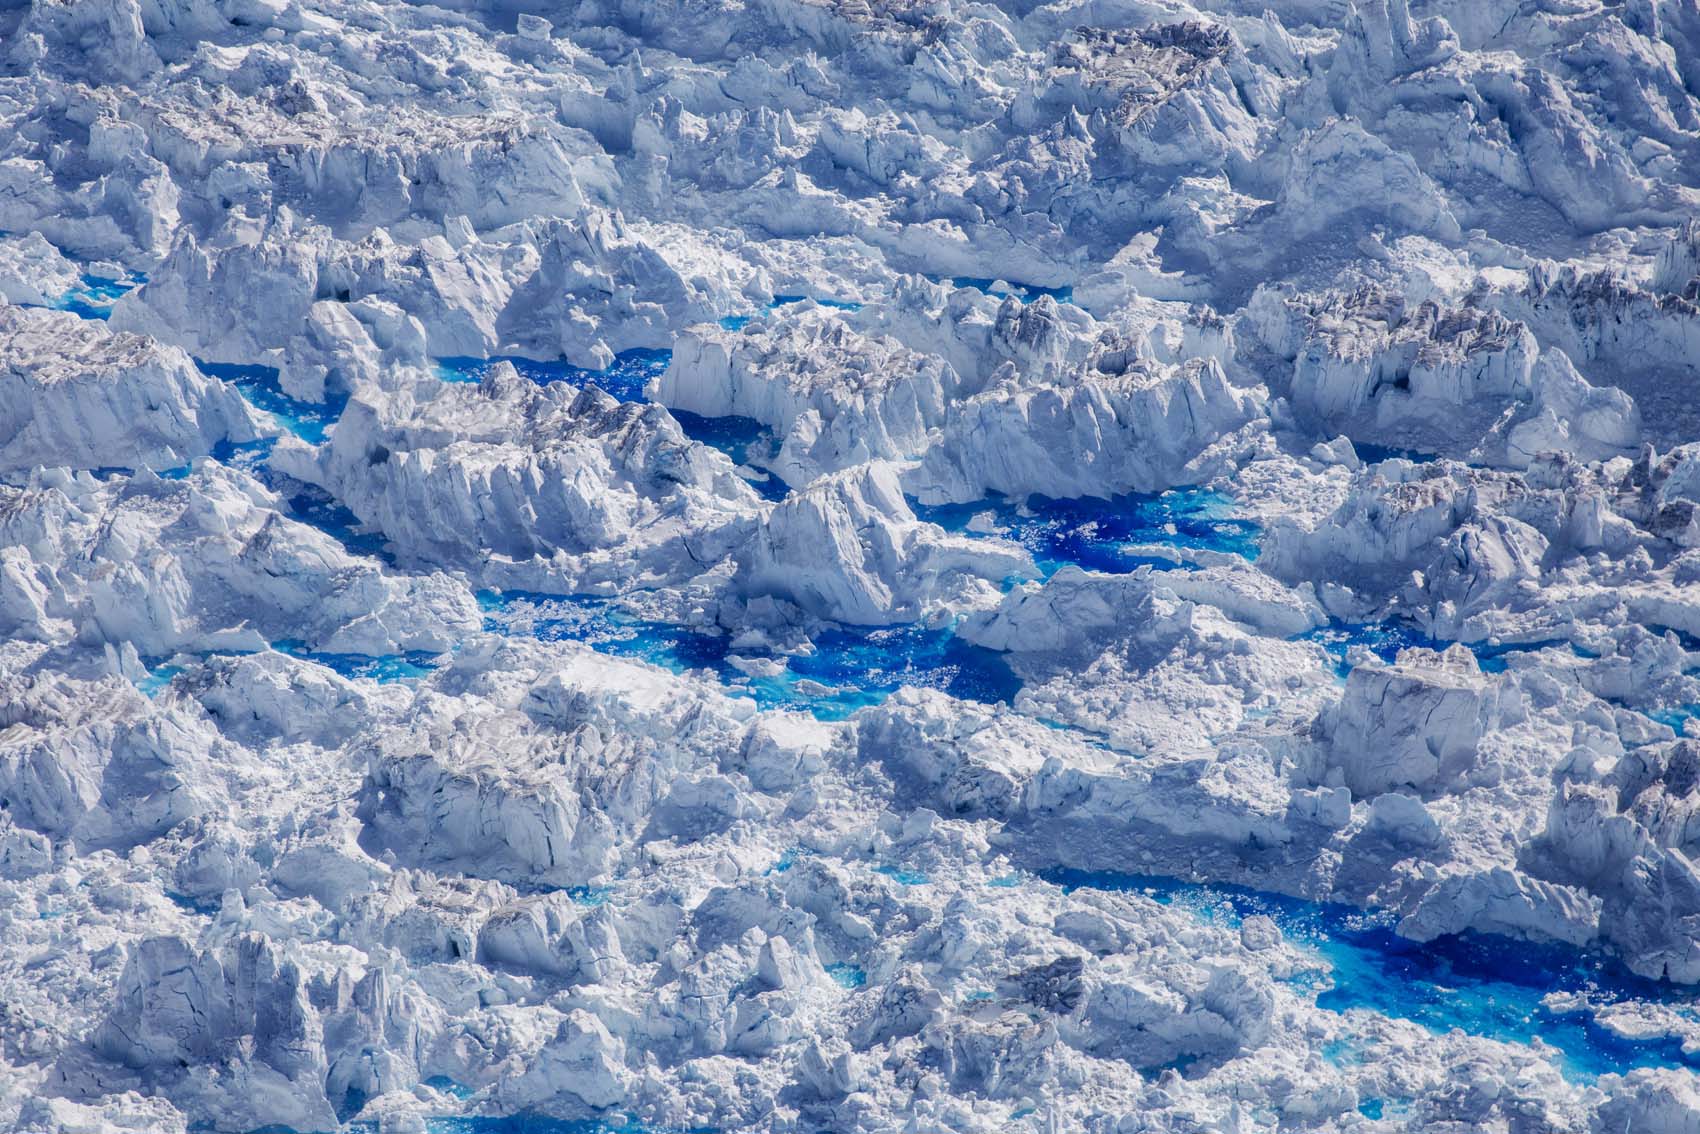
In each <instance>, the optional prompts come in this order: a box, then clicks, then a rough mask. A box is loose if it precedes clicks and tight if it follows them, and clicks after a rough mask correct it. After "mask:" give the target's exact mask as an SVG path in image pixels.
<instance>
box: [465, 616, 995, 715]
mask: <svg viewBox="0 0 1700 1134" xmlns="http://www.w3.org/2000/svg"><path fill="white" fill-rule="evenodd" d="M479 602H480V604H481V605H482V606H483V608H484V611H485V615H486V618H485V629H487V630H489V631H491V632H493V633H527V634H530V635H531V636H533V637H536V638H539V639H542V640H544V641H575V642H584V643H586V644H587V645H589V646H590V647H591V648H592V649H595V650H597V651H599V652H602V653H606V654H611V655H614V656H616V657H629V658H637V659H640V660H642V661H646V662H649V663H651V664H654V665H658V666H661V667H662V668H664V669H667V670H670V671H672V672H674V673H684V672H687V671H690V670H697V669H706V670H710V671H711V672H713V673H714V674H715V675H716V677H717V678H718V679H719V680H720V682H721V684H723V685H724V686H726V687H727V688H728V689H729V690H730V691H732V692H735V693H743V694H746V695H748V696H750V697H753V698H754V699H755V701H756V703H757V704H758V705H760V706H761V707H762V708H792V709H806V710H807V711H809V712H810V713H812V714H814V716H815V717H817V718H819V719H821V720H843V719H844V718H845V717H848V716H849V715H850V714H851V713H853V712H855V711H856V710H857V709H860V708H862V707H864V706H867V705H877V704H879V703H880V702H881V701H884V700H885V699H886V698H887V697H888V696H890V695H891V694H892V693H894V692H896V691H897V690H898V689H900V688H903V687H904V686H921V687H925V688H932V689H940V690H943V691H945V692H948V693H950V694H952V695H954V696H957V697H961V698H963V699H965V700H972V701H980V702H984V703H988V704H990V703H996V702H1003V703H1008V702H1010V701H1011V700H1013V699H1014V696H1015V694H1016V692H1017V691H1018V690H1019V689H1020V687H1021V683H1020V680H1019V679H1018V678H1017V677H1016V676H1015V674H1014V673H1013V672H1012V671H1011V670H1010V668H1009V665H1008V663H1006V662H1005V661H1004V659H1003V656H1002V655H1001V654H998V653H996V652H994V651H992V650H987V649H984V648H982V647H979V646H974V645H970V644H969V643H967V642H964V641H962V640H961V639H959V638H957V637H956V635H955V633H954V632H953V631H952V630H951V629H950V628H949V627H940V628H938V629H927V628H925V627H920V626H905V627H894V628H891V629H867V628H863V627H835V628H832V629H828V630H826V631H824V632H822V633H821V634H819V635H817V636H816V637H815V639H814V651H813V652H812V653H808V654H801V655H796V656H791V657H786V658H784V659H783V660H784V662H785V669H784V670H783V671H782V672H781V673H779V674H776V675H774V676H759V677H752V676H750V675H747V674H745V673H743V672H742V671H740V670H739V669H738V668H737V667H736V666H734V665H733V664H732V662H731V660H730V658H731V650H730V648H729V643H730V639H729V638H728V637H726V636H725V635H723V634H719V633H715V632H712V631H709V630H699V629H693V628H691V627H686V626H677V625H674V624H672V623H667V622H658V621H653V620H649V619H643V618H638V617H635V616H633V615H631V614H630V613H629V612H627V611H625V610H623V609H622V608H621V607H620V605H619V604H618V602H617V601H616V600H610V599H604V598H595V597H591V596H583V595H574V596H555V595H541V594H527V593H524V592H518V591H508V592H504V593H501V594H498V593H496V592H494V591H484V592H481V593H480V594H479Z"/></svg>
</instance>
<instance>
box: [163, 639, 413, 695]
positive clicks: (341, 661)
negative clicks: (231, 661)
mask: <svg viewBox="0 0 1700 1134" xmlns="http://www.w3.org/2000/svg"><path fill="white" fill-rule="evenodd" d="M271 648H272V649H274V650H276V651H277V652H278V653H281V654H288V655H289V656H290V657H295V658H301V659H303V660H305V661H311V662H316V663H318V664H319V665H322V666H324V667H326V668H327V669H331V670H334V671H335V672H337V673H340V674H341V675H342V676H344V677H350V678H354V677H370V678H372V679H373V680H374V681H377V682H378V683H380V684H387V683H389V682H392V681H411V680H414V679H416V678H420V677H427V676H429V675H430V674H431V672H432V670H433V669H434V668H435V664H436V661H437V655H436V654H430V653H423V652H417V651H410V652H408V653H403V654H378V655H373V654H339V653H330V652H328V651H324V650H310V649H308V648H307V645H306V643H305V642H302V641H300V640H299V639H294V638H284V639H281V640H279V641H276V642H273V643H272V644H271ZM248 653H249V651H245V650H203V651H183V655H184V656H188V657H193V658H198V659H200V660H202V661H205V660H206V659H208V658H215V657H243V656H246V655H247V654H248ZM142 664H143V665H144V666H146V667H147V671H148V672H147V676H145V677H143V678H142V679H141V680H140V681H138V682H136V689H137V691H139V692H140V693H142V694H143V695H144V696H147V697H150V698H151V697H155V696H158V694H159V692H160V691H161V690H162V689H164V688H165V687H166V686H168V685H170V684H171V679H172V678H174V677H176V676H177V675H178V674H180V673H182V672H183V671H184V669H185V668H187V667H185V666H183V665H178V664H173V663H170V662H169V661H168V660H167V659H165V658H143V659H142Z"/></svg>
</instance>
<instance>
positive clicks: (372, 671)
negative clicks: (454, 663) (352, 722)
mask: <svg viewBox="0 0 1700 1134" xmlns="http://www.w3.org/2000/svg"><path fill="white" fill-rule="evenodd" d="M272 649H274V650H277V651H278V652H279V653H284V654H288V655H290V656H291V657H297V658H303V659H305V660H307V661H312V662H317V663H318V664H320V665H322V666H325V667H326V668H327V669H332V670H335V671H336V672H337V673H340V674H342V676H344V677H370V678H372V679H373V680H375V681H377V682H379V683H380V684H382V683H387V682H391V681H408V680H411V679H413V678H418V677H428V676H430V674H431V671H432V669H434V668H435V664H434V663H435V662H436V660H437V655H436V654H431V653H425V652H420V651H409V652H407V653H402V654H378V655H373V654H334V653H329V652H327V651H324V650H309V649H308V648H307V645H306V643H305V642H301V641H298V640H296V639H287V638H286V639H284V640H283V641H279V642H273V643H272Z"/></svg>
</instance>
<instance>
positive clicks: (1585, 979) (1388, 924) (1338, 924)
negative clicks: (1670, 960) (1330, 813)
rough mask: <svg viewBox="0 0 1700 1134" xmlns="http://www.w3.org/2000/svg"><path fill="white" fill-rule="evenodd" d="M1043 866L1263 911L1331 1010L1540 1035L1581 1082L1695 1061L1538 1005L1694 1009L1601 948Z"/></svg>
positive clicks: (1060, 880)
mask: <svg viewBox="0 0 1700 1134" xmlns="http://www.w3.org/2000/svg"><path fill="white" fill-rule="evenodd" d="M1041 876H1042V877H1043V878H1044V879H1045V880H1046V881H1048V882H1053V883H1056V884H1057V885H1060V886H1063V887H1064V888H1066V889H1076V888H1087V889H1096V890H1135V891H1139V892H1141V893H1144V894H1146V895H1148V896H1149V897H1152V898H1154V899H1155V900H1157V901H1159V902H1162V903H1164V904H1166V905H1178V906H1184V907H1187V908H1190V909H1193V910H1194V911H1195V912H1197V913H1198V915H1199V916H1200V917H1202V918H1204V919H1205V920H1208V921H1212V922H1218V923H1222V924H1227V925H1230V926H1231V925H1236V924H1238V922H1239V921H1240V920H1242V919H1243V918H1245V917H1248V916H1250V915H1252V914H1264V915H1266V916H1268V917H1270V918H1272V919H1274V921H1275V922H1276V924H1277V925H1279V926H1280V927H1281V932H1282V933H1283V934H1284V935H1285V936H1286V937H1287V939H1288V940H1289V941H1292V942H1294V943H1295V944H1301V945H1303V946H1305V947H1307V948H1309V949H1311V950H1313V951H1314V952H1315V953H1316V955H1317V956H1318V957H1319V959H1320V961H1323V962H1326V966H1327V968H1326V969H1325V968H1324V967H1323V966H1322V965H1320V964H1319V966H1318V968H1317V969H1316V970H1315V971H1314V972H1313V973H1309V974H1301V975H1300V976H1299V977H1297V978H1295V979H1294V980H1293V982H1292V983H1294V984H1296V985H1298V986H1299V987H1302V988H1305V989H1309V990H1313V991H1314V992H1315V994H1316V1003H1317V1005H1318V1006H1319V1007H1322V1008H1326V1009H1329V1010H1331V1011H1336V1012H1343V1011H1346V1010H1347V1009H1351V1008H1365V1009H1369V1010H1371V1011H1373V1012H1377V1013H1380V1014H1381V1015H1384V1016H1391V1017H1394V1018H1397V1019H1403V1020H1410V1021H1412V1022H1414V1023H1417V1024H1421V1025H1422V1026H1424V1027H1426V1028H1428V1029H1430V1030H1431V1031H1434V1032H1438V1033H1444V1032H1447V1031H1450V1030H1451V1029H1453V1028H1458V1029H1460V1030H1462V1031H1464V1032H1467V1033H1469V1034H1471V1035H1476V1036H1482V1037H1485V1038H1488V1039H1494V1040H1502V1041H1506V1042H1511V1043H1528V1042H1529V1041H1530V1040H1532V1039H1534V1038H1535V1037H1537V1036H1538V1037H1539V1038H1540V1039H1541V1040H1542V1041H1543V1042H1545V1043H1547V1044H1550V1045H1551V1046H1553V1047H1556V1048H1558V1049H1559V1051H1560V1052H1561V1053H1562V1060H1561V1066H1562V1067H1563V1068H1564V1070H1565V1073H1566V1074H1567V1075H1569V1076H1571V1077H1573V1078H1577V1079H1581V1080H1590V1079H1592V1078H1594V1077H1597V1076H1599V1075H1603V1074H1607V1073H1624V1072H1628V1071H1631V1070H1633V1069H1635V1068H1637V1067H1692V1068H1696V1069H1700V1055H1693V1056H1690V1055H1684V1054H1683V1052H1682V1046H1681V1043H1680V1042H1679V1041H1676V1040H1673V1039H1657V1040H1650V1041H1634V1040H1626V1039H1623V1038H1621V1037H1618V1036H1616V1035H1614V1034H1612V1033H1610V1032H1608V1031H1606V1030H1605V1029H1603V1028H1600V1027H1598V1026H1597V1025H1595V1024H1593V1023H1591V1022H1589V1021H1588V1020H1587V1019H1586V1018H1585V1017H1584V1016H1582V1015H1580V1014H1574V1015H1573V1014H1562V1013H1556V1012H1552V1011H1549V1010H1548V1009H1547V1008H1546V1007H1545V1006H1544V1005H1543V1004H1542V1003H1541V1000H1542V998H1543V997H1545V996H1546V995H1547V994H1548V993H1552V992H1565V993H1586V994H1589V995H1590V996H1592V997H1594V998H1595V999H1597V1000H1604V1001H1611V1000H1616V999H1636V1000H1651V1001H1658V1002H1662V1003H1666V1004H1671V1005H1673V1006H1676V1007H1677V1008H1678V1009H1679V1010H1683V1011H1685V1012H1686V1013H1687V1014H1690V1015H1695V1014H1696V1010H1697V1009H1700V997H1697V995H1696V994H1695V993H1694V992H1692V991H1685V990H1681V989H1678V988H1675V987H1673V986H1671V985H1666V984H1660V983H1658V982H1655V981H1650V980H1645V979H1642V978H1640V977H1637V976H1635V975H1634V974H1632V973H1630V972H1628V971H1627V970H1626V969H1624V968H1623V967H1622V966H1621V965H1619V964H1618V963H1616V962H1615V961H1613V960H1612V959H1610V958H1608V957H1605V956H1602V955H1599V954H1594V953H1584V952H1581V951H1579V950H1574V949H1567V948H1564V947H1562V946H1556V945H1538V944H1533V943H1530V942H1526V941H1513V940H1511V939H1509V938H1504V937H1495V936H1490V935H1486V934H1466V935H1462V936H1458V937H1447V938H1441V939H1440V940H1438V941H1433V942H1430V943H1428V944H1426V945H1425V944H1418V943H1417V942H1414V941H1409V940H1407V939H1405V938H1403V937H1400V936H1399V935H1398V934H1396V933H1394V932H1393V929H1392V921H1393V919H1392V918H1391V917H1389V916H1387V915H1379V914H1372V913H1365V912H1364V911H1362V910H1356V909H1353V908H1351V907H1348V906H1341V905H1334V904H1330V903H1321V902H1306V901H1302V900H1300V899H1297V898H1288V897H1283V896H1280V895H1275V894H1266V893H1261V892H1257V891H1252V890H1246V889H1242V888H1240V887H1235V886H1203V885H1198V884H1194V883H1187V882H1177V881H1174V880H1171V879H1163V878H1152V877H1146V876H1142V875H1134V874H1114V873H1088V872H1085V871H1076V870H1055V871H1047V872H1045V873H1044V874H1043V875H1041Z"/></svg>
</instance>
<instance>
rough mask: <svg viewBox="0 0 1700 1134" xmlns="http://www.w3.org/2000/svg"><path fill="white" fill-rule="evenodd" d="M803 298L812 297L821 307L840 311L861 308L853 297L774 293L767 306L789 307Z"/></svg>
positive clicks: (773, 307) (771, 308)
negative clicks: (828, 297)
mask: <svg viewBox="0 0 1700 1134" xmlns="http://www.w3.org/2000/svg"><path fill="white" fill-rule="evenodd" d="M805 299H812V300H814V301H815V302H816V303H818V304H820V305H821V306H822V307H835V308H837V309H838V310H840V311H860V310H861V309H862V305H861V304H860V303H858V302H857V301H856V300H854V299H826V298H823V297H821V296H818V295H776V296H774V297H773V302H772V303H769V304H768V305H767V307H768V310H769V311H772V310H774V309H776V308H779V307H789V306H791V304H793V303H801V302H803V300H805Z"/></svg>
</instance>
